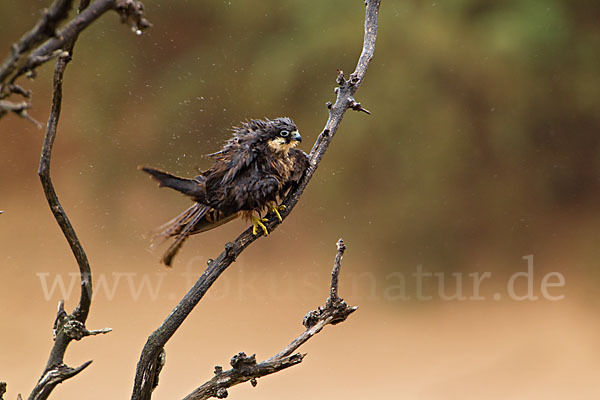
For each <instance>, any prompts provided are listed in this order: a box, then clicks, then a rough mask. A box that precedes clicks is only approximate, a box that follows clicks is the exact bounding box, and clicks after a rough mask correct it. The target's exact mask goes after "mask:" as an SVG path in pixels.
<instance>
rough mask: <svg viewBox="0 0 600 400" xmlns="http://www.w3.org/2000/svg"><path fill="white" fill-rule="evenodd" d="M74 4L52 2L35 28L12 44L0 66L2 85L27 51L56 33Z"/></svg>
mask: <svg viewBox="0 0 600 400" xmlns="http://www.w3.org/2000/svg"><path fill="white" fill-rule="evenodd" d="M72 6H73V0H56V1H54V3H52V5H51V6H50V8H48V9H47V10H43V11H42V17H41V18H40V20H39V21H38V22H37V24H35V26H34V27H33V29H31V30H30V31H29V32H27V33H26V34H25V35H23V37H22V38H21V39H20V40H19V41H18V42H17V43H15V44H13V45H12V48H11V52H10V54H9V55H8V56H7V57H6V59H5V60H4V62H3V63H2V65H1V66H0V86H2V83H3V82H4V81H5V79H6V78H7V77H8V76H9V75H10V74H11V73H12V72H13V71H14V70H15V69H17V68H18V64H19V61H20V60H21V58H22V57H23V55H24V54H25V53H27V52H28V51H29V50H31V49H32V48H33V47H35V46H37V45H38V44H40V43H42V42H43V41H44V40H46V39H47V38H49V37H53V36H55V35H56V28H57V26H58V24H59V23H60V22H61V21H63V20H64V19H66V18H67V16H68V14H69V10H70V9H71V7H72ZM3 92H4V90H0V93H3ZM0 96H1V94H0ZM0 98H1V97H0Z"/></svg>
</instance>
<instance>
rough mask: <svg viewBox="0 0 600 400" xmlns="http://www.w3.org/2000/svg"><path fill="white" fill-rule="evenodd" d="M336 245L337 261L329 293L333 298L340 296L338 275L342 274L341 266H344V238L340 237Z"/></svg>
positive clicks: (334, 263) (332, 272)
mask: <svg viewBox="0 0 600 400" xmlns="http://www.w3.org/2000/svg"><path fill="white" fill-rule="evenodd" d="M336 246H337V254H336V255H335V261H334V262H333V270H332V271H331V294H330V295H329V298H330V299H331V300H335V299H337V298H338V277H339V275H340V268H342V257H343V256H344V252H345V251H346V244H345V243H344V239H342V238H340V240H338V241H337V243H336Z"/></svg>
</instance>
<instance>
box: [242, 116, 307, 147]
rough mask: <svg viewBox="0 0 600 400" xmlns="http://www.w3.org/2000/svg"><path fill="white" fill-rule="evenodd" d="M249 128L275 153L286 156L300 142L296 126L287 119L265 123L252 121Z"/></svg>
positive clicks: (300, 137)
mask: <svg viewBox="0 0 600 400" xmlns="http://www.w3.org/2000/svg"><path fill="white" fill-rule="evenodd" d="M250 126H251V127H252V128H253V129H252V130H253V131H255V132H257V133H258V134H259V136H260V140H261V141H262V142H266V144H267V145H268V147H269V148H270V149H271V151H273V152H275V153H283V154H287V152H288V151H289V150H290V149H291V148H293V147H296V146H297V145H298V143H300V142H301V141H302V136H300V133H298V128H296V124H294V121H292V120H291V119H290V118H287V117H283V118H275V119H274V120H268V119H267V120H266V121H260V120H252V121H251V122H250Z"/></svg>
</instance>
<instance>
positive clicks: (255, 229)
mask: <svg viewBox="0 0 600 400" xmlns="http://www.w3.org/2000/svg"><path fill="white" fill-rule="evenodd" d="M267 221H268V219H267V218H260V217H255V216H254V215H253V216H252V234H253V235H258V227H259V226H260V227H261V229H262V230H263V232H264V234H265V236H267V235H268V234H269V231H268V230H267V227H266V226H265V224H263V222H267Z"/></svg>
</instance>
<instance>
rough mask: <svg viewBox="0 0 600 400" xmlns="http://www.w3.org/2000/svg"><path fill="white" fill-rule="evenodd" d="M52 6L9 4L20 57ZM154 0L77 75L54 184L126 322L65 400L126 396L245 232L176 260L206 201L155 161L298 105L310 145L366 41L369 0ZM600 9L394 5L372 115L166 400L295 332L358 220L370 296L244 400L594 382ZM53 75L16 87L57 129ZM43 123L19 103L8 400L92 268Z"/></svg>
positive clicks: (35, 370) (2, 125)
mask: <svg viewBox="0 0 600 400" xmlns="http://www.w3.org/2000/svg"><path fill="white" fill-rule="evenodd" d="M49 4H50V2H49V1H46V0H44V1H41V0H21V1H16V0H8V1H4V2H3V3H2V12H1V13H0V48H1V49H2V51H3V53H2V54H8V52H9V49H10V45H11V44H12V43H13V42H15V41H16V40H18V38H19V37H20V36H21V35H22V34H23V33H24V32H25V31H27V30H29V29H30V28H31V27H32V26H33V24H34V23H35V22H36V21H37V19H38V18H39V15H40V9H42V8H43V7H46V6H48V5H49ZM144 5H145V6H146V7H145V9H146V14H147V17H148V19H149V20H150V21H151V22H152V23H153V24H154V26H153V27H152V28H151V29H149V30H147V31H145V32H144V33H143V34H142V35H141V36H137V35H135V34H134V33H132V32H131V30H130V29H129V27H128V26H126V25H123V24H121V23H120V22H119V18H118V16H117V15H116V14H115V13H109V14H107V15H105V16H104V17H102V18H101V19H100V20H99V21H97V22H96V23H94V24H93V25H92V26H91V27H90V28H89V29H87V30H85V31H84V33H83V34H82V35H81V37H80V39H79V41H78V42H77V45H76V47H75V54H74V59H73V61H72V62H71V63H70V64H69V66H68V68H67V71H66V75H65V84H64V101H63V112H62V117H61V120H60V124H59V132H58V137H57V140H56V144H55V151H54V157H53V159H52V176H53V179H54V184H55V186H56V190H57V192H58V195H59V197H60V199H61V202H62V204H63V206H64V208H65V210H66V211H67V213H68V214H69V217H70V218H71V221H72V223H73V224H74V226H75V228H76V230H77V232H78V233H79V235H80V238H81V240H82V243H83V245H84V247H85V248H86V250H87V253H88V257H89V259H90V262H91V266H92V270H93V273H94V279H95V289H96V297H95V299H94V302H93V304H92V309H91V314H90V317H89V319H88V327H89V328H90V329H97V328H103V327H105V326H110V327H112V328H113V329H114V332H112V333H110V334H109V335H106V336H100V337H94V338H88V339H86V340H83V341H82V342H77V343H73V344H71V346H70V347H69V350H68V352H67V356H66V362H67V363H68V364H69V365H71V366H76V365H79V364H81V363H83V362H85V361H87V360H88V359H93V360H94V363H93V364H92V365H91V366H90V367H89V368H88V369H87V370H86V371H84V372H83V373H81V374H80V375H79V376H77V377H76V378H74V379H72V380H70V381H68V382H67V383H65V384H63V385H60V386H59V387H58V388H57V389H56V390H55V393H54V395H53V396H54V397H55V398H61V399H79V398H82V397H85V398H89V399H101V398H127V396H129V395H130V390H131V386H132V382H133V376H134V372H135V365H136V362H137V359H138V357H139V353H140V351H141V348H142V346H143V344H144V342H145V340H146V338H147V336H148V334H150V332H152V330H154V329H155V328H156V327H157V326H158V325H159V324H160V323H161V322H162V321H163V319H164V318H165V317H166V316H167V315H168V313H169V312H170V311H171V310H172V308H173V307H174V306H175V305H176V304H177V302H178V300H179V299H180V298H181V297H182V296H183V295H184V294H185V292H186V291H187V290H188V289H189V287H190V286H191V285H192V283H193V282H194V280H195V279H196V277H197V276H199V275H200V274H201V273H202V271H203V270H204V268H205V266H206V261H207V260H208V259H209V258H215V257H216V256H217V255H218V254H219V252H220V251H221V250H222V248H223V244H224V243H225V242H226V241H228V240H231V239H233V238H234V237H235V236H236V235H237V234H238V233H240V232H241V231H242V230H243V229H245V228H246V225H245V224H244V223H243V222H241V221H236V222H232V223H230V224H228V225H226V226H223V227H221V228H219V229H217V230H214V231H211V232H207V233H204V234H201V235H198V236H195V237H193V238H192V239H190V240H189V241H188V242H187V244H186V246H184V248H183V250H182V251H181V253H180V254H179V256H178V259H176V262H175V265H174V268H173V269H166V268H164V267H163V266H161V265H160V264H159V263H158V261H159V259H160V256H161V254H162V251H164V250H165V248H166V247H160V248H158V249H150V248H149V235H148V233H149V232H151V231H152V229H153V228H155V227H156V226H158V225H160V224H162V223H163V222H165V221H166V220H168V219H170V218H172V217H173V216H175V215H176V214H178V213H179V212H181V211H182V210H183V209H184V208H186V207H187V206H188V204H189V201H188V200H187V199H185V198H183V197H182V196H179V195H178V194H176V193H175V192H171V191H168V190H166V189H158V188H157V186H156V184H155V183H153V182H152V181H150V180H149V179H148V177H147V176H145V175H143V174H141V173H140V172H138V171H137V166H138V165H142V164H144V165H152V166H156V167H160V168H164V169H167V170H169V171H172V172H174V173H176V174H180V175H185V176H193V175H194V174H195V172H196V169H197V168H206V167H208V166H209V165H210V160H208V159H207V158H205V157H203V155H204V154H208V153H211V152H214V151H217V150H218V149H219V148H220V147H221V145H222V144H223V142H224V141H225V140H226V139H227V138H228V137H229V136H230V134H231V130H230V129H231V126H233V125H236V124H238V123H239V122H240V121H242V120H245V119H246V118H262V117H270V118H274V117H277V116H284V115H285V116H290V117H292V118H293V119H294V120H295V122H296V123H297V125H298V126H299V129H300V131H301V133H302V136H303V139H304V142H303V143H302V146H301V147H302V148H303V149H304V150H306V151H307V152H308V151H309V150H310V148H311V146H312V143H313V142H314V140H315V139H316V138H317V135H318V133H319V132H320V130H321V129H322V127H323V125H324V123H325V121H326V118H327V112H326V109H325V102H326V101H330V100H333V99H334V93H333V88H334V86H335V76H336V69H342V70H344V71H346V72H347V73H350V72H351V71H352V70H353V69H354V66H355V63H356V60H357V58H358V55H359V53H360V49H361V45H362V35H363V30H362V26H363V14H364V7H363V2H362V1H359V0H356V1H352V2H349V1H347V0H337V1H315V2H306V1H299V0H285V1H281V0H268V1H261V2H255V1H238V0H231V1H197V2H193V1H179V2H167V1H157V0H156V1H155V0H146V1H144ZM599 20H600V3H597V2H592V1H585V0H545V1H537V0H518V1H517V0H503V1H498V0H495V1H492V0H460V1H459V0H455V1H452V2H432V1H427V2H425V1H416V0H407V1H386V0H384V1H383V4H382V7H381V13H380V25H379V37H378V41H377V48H376V52H375V58H374V59H373V62H372V63H371V66H370V68H369V71H368V73H367V76H366V79H365V82H364V85H363V86H362V87H361V89H360V90H359V92H358V93H357V100H358V101H360V102H361V103H362V104H363V105H364V106H365V108H367V109H369V110H370V111H371V112H372V115H371V116H367V115H365V114H362V113H356V112H348V113H347V114H346V116H345V118H344V120H343V122H342V125H341V128H340V130H339V132H338V134H337V135H336V137H335V139H334V141H333V144H332V146H331V147H330V149H329V150H328V152H327V154H326V156H325V158H324V160H323V162H322V163H321V165H320V167H319V169H318V170H317V173H316V175H315V177H314V179H313V180H312V181H311V183H310V185H309V187H308V189H307V191H306V192H305V194H304V196H303V197H302V199H301V202H300V203H299V205H298V207H297V208H295V209H294V212H293V213H292V215H291V216H290V218H289V219H287V220H286V222H285V224H283V226H281V227H280V228H279V229H277V230H276V231H275V232H273V234H272V235H270V236H269V237H268V238H264V239H261V240H259V241H257V242H256V243H255V244H253V245H252V246H251V247H250V248H249V249H248V250H247V251H246V252H244V254H243V255H242V256H241V257H240V259H239V260H238V262H236V263H235V264H233V265H232V266H231V267H230V268H229V269H228V270H227V271H226V272H225V273H224V274H223V276H222V277H221V278H220V279H219V280H218V281H217V283H216V284H215V286H214V288H213V290H212V291H211V292H210V293H209V295H208V296H207V297H206V298H205V300H203V301H202V302H201V303H200V304H199V305H198V307H197V308H196V309H195V310H194V312H193V313H192V314H191V315H190V317H189V318H188V319H187V320H186V322H185V324H184V325H183V326H182V327H181V329H180V330H179V331H178V332H177V334H176V335H175V336H174V337H173V339H172V340H171V341H170V342H169V343H168V345H167V347H166V351H167V364H166V367H165V369H164V370H163V372H162V374H161V377H160V385H159V387H158V389H157V390H156V391H155V397H156V398H177V397H180V398H181V397H183V396H185V395H186V394H188V393H189V392H190V391H191V390H193V389H194V388H195V387H196V386H198V385H199V384H201V383H203V382H204V381H205V380H207V379H210V377H211V376H212V370H213V366H214V365H215V364H220V365H223V366H225V367H227V366H228V361H229V358H230V357H231V356H232V355H233V354H235V353H237V352H239V351H245V352H246V353H249V354H251V353H257V358H258V359H261V360H262V359H265V358H268V357H270V356H271V355H273V354H275V353H276V352H278V351H279V350H280V349H282V348H283V347H285V345H287V344H288V342H289V341H291V340H292V339H293V338H294V337H296V336H297V335H298V334H299V333H300V332H301V331H302V330H303V327H302V325H301V320H302V317H303V315H304V314H305V313H306V312H307V311H309V310H311V309H314V308H316V307H317V306H318V305H320V304H323V303H324V301H325V298H326V297H327V294H328V285H329V276H330V271H331V266H332V262H333V257H334V255H335V242H336V240H337V239H338V238H339V237H343V238H344V239H345V241H346V243H347V245H348V250H347V253H346V256H345V259H344V263H343V271H342V275H341V286H340V292H341V296H342V297H344V298H345V299H346V300H347V301H348V302H349V303H350V304H356V305H359V306H360V309H359V311H358V312H357V313H355V314H354V315H352V317H350V318H349V319H348V321H346V322H345V323H343V324H341V325H337V326H334V327H328V328H326V329H325V330H324V331H323V332H322V333H321V334H320V335H318V336H317V337H315V338H313V339H312V340H311V341H310V342H309V343H308V344H307V345H306V346H305V347H303V348H302V349H301V350H302V351H303V352H307V353H308V356H307V358H306V359H305V361H304V362H303V363H302V364H301V365H299V366H296V367H294V368H292V369H289V370H287V371H284V372H283V373H279V374H276V375H273V376H270V377H266V378H263V379H260V380H259V385H258V387H257V388H252V387H251V386H250V385H249V384H246V385H242V386H238V387H235V388H233V389H231V390H230V396H231V397H232V398H247V399H259V398H260V399H271V398H273V399H275V398H288V399H304V398H305V397H306V396H307V393H319V395H320V397H323V398H330V399H346V398H358V397H374V396H386V397H388V398H399V399H481V398H486V399H511V400H514V399H542V398H543V399H564V398H570V399H593V398H598V396H599V395H600V388H599V387H598V385H597V383H596V382H597V377H598V374H599V373H600V362H599V354H600V345H599V342H598V333H597V332H598V329H599V328H600V317H599V313H598V311H599V310H600V302H599V297H598V294H599V293H598V286H599V285H600V272H599V268H598V261H599V260H600V239H599V238H600V235H599V228H600V208H599V201H600V189H599V185H598V183H599V180H598V176H599V173H600V135H599V133H600V73H599V72H598V71H600V50H599V49H600V24H599V23H598V21H599ZM3 57H4V56H3ZM52 70H53V64H52V63H48V64H46V65H45V66H43V67H42V68H40V69H38V77H37V79H36V80H34V81H26V80H21V83H22V84H23V85H24V86H25V87H27V88H30V89H31V90H32V91H33V93H34V97H33V106H34V107H33V109H32V110H31V112H30V114H31V115H32V116H33V117H34V118H35V119H37V120H39V121H41V122H45V121H46V120H47V117H48V112H49V106H50V93H51V76H52ZM42 139H43V131H42V130H38V129H37V128H36V127H35V126H34V125H33V124H31V123H29V122H27V121H25V120H22V119H19V118H18V117H16V116H14V115H9V116H6V117H5V118H3V119H2V120H0V210H3V211H4V214H2V215H0V265H1V268H0V282H1V283H2V284H1V289H0V321H2V330H1V333H0V341H1V342H2V343H3V345H2V346H0V380H5V381H7V382H8V394H7V397H6V398H10V399H13V398H16V394H17V393H23V394H28V393H29V392H30V390H31V388H32V387H33V386H34V384H35V382H36V380H37V379H38V377H39V374H40V373H41V371H42V370H43V367H44V365H45V362H46V360H47V356H48V353H49V351H50V348H51V345H52V339H51V334H52V333H51V329H52V323H53V321H54V317H55V310H56V304H57V302H58V300H59V299H61V298H66V301H67V303H66V304H67V308H68V309H69V310H71V309H72V308H73V307H74V306H75V305H76V304H77V300H78V293H77V290H78V281H77V276H75V275H73V273H75V272H76V271H77V269H76V264H75V262H74V261H73V257H72V255H71V253H70V251H69V248H68V246H67V244H66V241H65V239H64V238H63V237H62V235H61V233H60V230H59V228H58V227H57V225H56V223H55V221H54V219H53V217H52V215H51V213H50V211H49V209H48V206H47V204H46V201H45V199H44V196H43V193H42V189H41V186H40V184H39V179H38V177H37V166H38V163H39V154H40V149H41V144H42ZM523 257H528V258H526V259H524V258H523ZM528 268H529V269H528ZM418 271H422V273H423V274H437V275H433V276H432V275H422V279H421V278H418V277H417V276H415V275H414V274H418V273H419V272H418ZM519 272H522V273H523V274H521V275H516V276H518V278H515V274H518V273H519ZM486 273H489V275H486V278H485V280H482V281H481V282H482V283H481V285H480V289H479V292H475V291H474V287H473V282H474V280H476V279H479V278H481V277H482V276H484V274H486ZM524 273H527V276H525V275H524ZM548 274H550V275H548ZM511 277H512V278H513V279H512V282H513V283H514V293H513V294H515V293H516V294H517V295H518V296H514V295H512V296H511V295H510V293H511V292H510V290H509V289H510V288H509V286H510V282H511ZM561 278H562V279H561ZM544 282H545V283H546V284H549V283H550V284H552V285H554V286H552V285H551V286H549V287H548V286H547V287H546V290H545V291H544ZM61 285H62V286H61ZM440 288H441V289H442V290H441V289H440ZM519 296H520V297H519ZM525 297H527V298H526V299H524V300H519V298H525Z"/></svg>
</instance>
